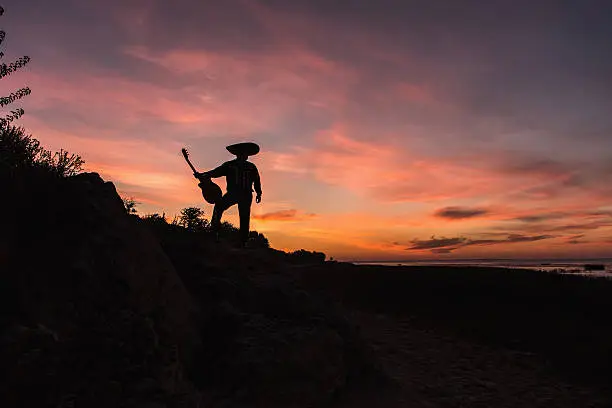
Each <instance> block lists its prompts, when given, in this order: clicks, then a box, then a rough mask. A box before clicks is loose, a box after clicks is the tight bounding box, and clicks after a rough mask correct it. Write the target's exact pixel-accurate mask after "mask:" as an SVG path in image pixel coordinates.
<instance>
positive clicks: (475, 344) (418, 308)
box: [299, 263, 612, 407]
mask: <svg viewBox="0 0 612 408" xmlns="http://www.w3.org/2000/svg"><path fill="white" fill-rule="evenodd" d="M299 274H300V276H301V279H302V281H303V282H304V284H305V285H306V286H307V287H308V288H309V289H310V290H313V291H316V292H319V293H322V294H324V295H325V296H331V297H332V298H334V299H337V300H339V301H341V302H342V303H343V305H344V306H345V307H346V308H347V309H349V310H350V314H351V318H352V319H353V321H355V322H358V324H359V327H360V332H361V334H362V335H363V336H364V337H365V338H366V339H367V341H368V342H369V343H370V344H371V345H372V347H373V348H374V350H375V354H376V356H377V358H378V359H379V360H380V361H381V362H382V364H383V366H384V370H385V371H386V372H387V373H388V374H389V375H390V376H391V377H392V378H393V379H394V380H395V381H396V383H397V384H398V385H399V387H398V390H396V392H381V393H374V394H372V395H370V397H369V399H367V400H363V401H362V405H359V403H358V402H357V401H355V400H351V401H350V402H347V405H346V406H355V407H358V406H381V407H383V406H389V407H395V406H398V407H399V406H415V407H421V406H422V407H609V406H612V398H610V396H611V393H610V380H611V378H610V377H611V375H610V368H611V367H612V325H611V324H610V317H609V315H610V311H611V310H612V282H610V281H607V280H601V279H588V278H583V277H577V276H562V275H548V274H542V273H539V272H534V271H515V270H503V269H492V268H467V267H465V268H453V267H384V266H354V265H351V264H343V263H337V264H331V263H328V264H327V265H325V266H320V267H310V268H303V269H302V270H301V271H300V272H299Z"/></svg>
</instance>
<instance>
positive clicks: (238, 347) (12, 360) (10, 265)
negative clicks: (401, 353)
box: [0, 170, 387, 407]
mask: <svg viewBox="0 0 612 408" xmlns="http://www.w3.org/2000/svg"><path fill="white" fill-rule="evenodd" d="M3 189H4V191H5V193H6V194H5V195H4V197H3V202H2V208H1V210H2V214H3V215H4V217H5V220H4V222H3V227H2V230H1V231H0V250H1V252H0V279H1V280H2V285H0V291H1V292H2V293H0V302H2V304H1V306H2V309H1V310H2V312H1V317H0V367H2V368H1V373H2V381H1V382H0V406H3V407H20V406H23V407H26V406H27V407H33V406H36V407H73V406H76V407H114V406H122V407H123V406H124V407H203V406H207V407H214V406H244V407H250V406H252V407H276V406H278V407H281V406H282V407H311V406H325V405H326V404H329V403H332V402H333V401H335V400H337V399H338V398H340V397H342V395H344V394H346V393H349V392H351V390H352V389H356V388H364V387H366V388H367V386H368V385H375V386H376V387H380V386H384V385H385V384H387V381H386V379H385V377H384V376H383V375H382V374H381V371H380V369H379V368H378V364H377V363H376V361H375V359H374V358H373V356H372V354H371V350H370V348H369V347H368V346H367V345H366V344H365V343H364V341H363V340H362V339H361V337H360V335H359V333H358V331H357V329H356V328H355V326H354V325H352V324H351V323H350V322H349V320H348V319H347V318H346V315H345V313H344V311H343V310H342V309H341V308H340V307H339V306H338V305H336V304H335V303H334V302H332V301H330V300H326V299H324V298H323V297H318V296H314V295H312V294H310V293H309V292H306V291H304V290H302V289H301V288H300V285H299V284H298V283H297V282H296V281H295V279H294V278H293V277H292V274H291V268H292V265H291V263H290V262H287V260H286V257H284V256H283V255H284V254H282V253H280V252H279V251H274V250H271V249H253V250H247V251H244V250H236V249H233V248H231V247H229V246H228V245H225V244H223V243H221V244H216V243H214V242H211V241H209V240H208V239H206V237H205V236H203V235H198V234H194V233H191V232H188V231H186V230H185V229H183V228H180V227H176V226H171V225H154V224H151V223H146V222H144V221H143V220H141V219H140V218H138V217H136V216H133V215H129V214H127V213H126V211H125V209H124V205H123V202H122V200H121V198H120V197H119V196H118V195H117V192H116V190H115V187H114V186H113V184H112V183H110V182H105V181H104V180H102V179H101V178H100V177H99V175H97V174H95V173H85V174H79V175H76V176H72V177H67V178H62V177H55V176H52V175H48V174H45V173H44V172H39V171H34V170H32V171H28V172H24V173H20V174H19V175H17V176H15V175H13V176H12V177H9V178H5V179H3Z"/></svg>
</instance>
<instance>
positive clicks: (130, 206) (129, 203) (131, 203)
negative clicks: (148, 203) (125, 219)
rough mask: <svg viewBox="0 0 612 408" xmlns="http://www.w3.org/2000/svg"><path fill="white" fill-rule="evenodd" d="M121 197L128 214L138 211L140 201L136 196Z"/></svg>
mask: <svg viewBox="0 0 612 408" xmlns="http://www.w3.org/2000/svg"><path fill="white" fill-rule="evenodd" d="M121 199H122V200H123V206H124V207H125V211H126V212H127V213H128V214H136V213H137V212H138V210H137V209H136V206H137V205H138V204H140V203H138V202H136V200H134V197H122V198H121Z"/></svg>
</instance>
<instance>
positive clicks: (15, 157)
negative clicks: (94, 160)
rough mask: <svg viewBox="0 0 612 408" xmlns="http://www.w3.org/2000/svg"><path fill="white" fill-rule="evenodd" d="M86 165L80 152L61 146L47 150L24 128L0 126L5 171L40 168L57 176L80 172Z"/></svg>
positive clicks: (1, 160)
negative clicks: (55, 149) (54, 149)
mask: <svg viewBox="0 0 612 408" xmlns="http://www.w3.org/2000/svg"><path fill="white" fill-rule="evenodd" d="M83 164H84V161H83V160H82V159H81V157H80V156H78V155H75V154H70V153H68V152H67V151H65V150H62V149H60V151H59V152H51V151H50V150H47V149H45V148H44V147H42V146H41V145H40V142H39V141H38V140H37V139H35V138H33V137H32V136H31V135H29V134H27V133H26V132H25V130H24V129H23V128H21V127H15V126H6V127H2V128H0V169H2V170H3V171H9V172H11V173H14V172H15V171H18V170H23V169H27V168H37V169H41V170H43V171H45V172H46V173H48V174H51V175H54V176H57V177H69V176H74V175H76V174H78V173H80V172H81V171H82V166H83Z"/></svg>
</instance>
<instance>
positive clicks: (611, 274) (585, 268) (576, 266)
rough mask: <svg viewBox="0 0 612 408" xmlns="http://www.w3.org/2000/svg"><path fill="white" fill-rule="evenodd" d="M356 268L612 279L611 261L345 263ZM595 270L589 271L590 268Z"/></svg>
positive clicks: (506, 260)
mask: <svg viewBox="0 0 612 408" xmlns="http://www.w3.org/2000/svg"><path fill="white" fill-rule="evenodd" d="M347 263H350V264H353V265H356V266H366V265H369V266H383V267H418V266H426V267H462V268H469V267H477V268H480V267H482V268H497V269H508V270H516V269H528V270H535V271H540V272H557V273H567V274H575V275H584V276H590V277H605V278H612V259H610V258H600V259H562V260H561V259H555V260H553V259H541V260H533V259H530V260H526V259H518V260H509V259H494V260H492V259H490V260H484V259H482V260H475V259H470V260H456V259H455V260H435V261H433V260H431V261H352V262H347ZM593 267H594V268H595V269H590V268H593Z"/></svg>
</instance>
